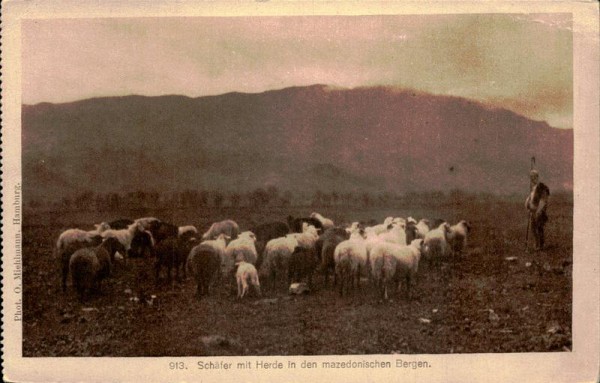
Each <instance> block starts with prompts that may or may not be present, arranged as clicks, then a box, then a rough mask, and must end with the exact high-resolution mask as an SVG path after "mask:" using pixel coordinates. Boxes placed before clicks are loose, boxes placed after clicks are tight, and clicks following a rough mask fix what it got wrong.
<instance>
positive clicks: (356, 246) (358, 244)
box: [333, 230, 369, 295]
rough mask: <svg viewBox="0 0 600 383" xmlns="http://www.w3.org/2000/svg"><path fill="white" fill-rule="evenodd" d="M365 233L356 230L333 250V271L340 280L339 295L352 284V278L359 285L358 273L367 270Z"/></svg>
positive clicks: (367, 259)
mask: <svg viewBox="0 0 600 383" xmlns="http://www.w3.org/2000/svg"><path fill="white" fill-rule="evenodd" d="M364 236H365V234H364V231H362V230H357V231H355V232H353V233H352V234H351V235H350V239H347V240H345V241H342V242H340V243H339V244H338V245H337V246H336V248H335V251H334V252H333V260H334V262H335V273H336V277H337V279H338V280H339V281H340V295H344V291H346V292H347V291H348V288H349V287H352V286H353V282H354V280H356V281H357V284H358V285H360V273H361V271H362V270H367V265H368V262H369V258H368V253H367V245H366V241H365V237H364Z"/></svg>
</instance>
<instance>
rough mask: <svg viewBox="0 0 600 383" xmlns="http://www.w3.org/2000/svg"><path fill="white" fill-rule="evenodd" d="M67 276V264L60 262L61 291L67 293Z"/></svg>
mask: <svg viewBox="0 0 600 383" xmlns="http://www.w3.org/2000/svg"><path fill="white" fill-rule="evenodd" d="M68 275H69V262H62V290H63V293H64V292H66V291H67V276H68Z"/></svg>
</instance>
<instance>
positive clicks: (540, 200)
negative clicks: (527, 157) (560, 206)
mask: <svg viewBox="0 0 600 383" xmlns="http://www.w3.org/2000/svg"><path fill="white" fill-rule="evenodd" d="M533 163H535V159H534V158H532V164H533ZM529 180H530V181H531V183H530V192H529V196H527V200H526V201H525V208H526V209H527V210H529V226H530V227H531V229H532V231H533V238H534V240H535V250H536V251H537V250H542V249H543V248H544V225H546V222H548V215H547V214H546V208H547V206H548V199H549V197H550V189H549V188H548V186H546V185H545V184H544V183H542V182H540V175H539V173H538V171H537V170H535V169H533V167H532V169H531V171H530V172H529ZM527 234H529V230H528V232H527Z"/></svg>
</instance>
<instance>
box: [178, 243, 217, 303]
mask: <svg viewBox="0 0 600 383" xmlns="http://www.w3.org/2000/svg"><path fill="white" fill-rule="evenodd" d="M225 238H226V235H225V234H220V235H219V237H218V238H217V239H216V240H211V241H206V242H203V243H201V244H200V245H198V246H195V247H194V248H193V249H192V250H191V251H190V254H189V256H188V259H187V264H186V268H187V271H188V273H189V274H190V275H191V276H192V278H194V280H195V281H196V286H197V287H196V298H198V299H201V298H202V296H204V295H207V294H208V293H209V289H210V286H211V284H212V283H213V282H214V281H215V280H216V279H220V277H221V270H220V268H221V262H222V259H223V258H222V257H223V254H224V253H225Z"/></svg>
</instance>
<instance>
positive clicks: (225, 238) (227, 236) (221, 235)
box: [202, 233, 231, 241]
mask: <svg viewBox="0 0 600 383" xmlns="http://www.w3.org/2000/svg"><path fill="white" fill-rule="evenodd" d="M205 236H206V234H205V235H203V236H202V239H203V240H204V239H206V238H204V237H205ZM217 239H224V240H225V241H229V240H230V239H231V236H229V235H227V234H225V233H221V234H219V236H218V237H217Z"/></svg>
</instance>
